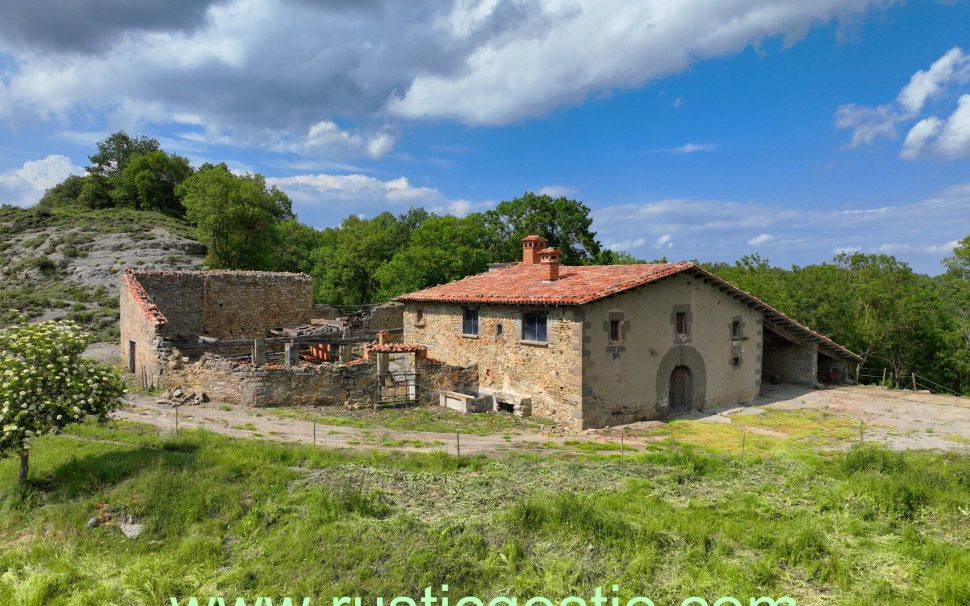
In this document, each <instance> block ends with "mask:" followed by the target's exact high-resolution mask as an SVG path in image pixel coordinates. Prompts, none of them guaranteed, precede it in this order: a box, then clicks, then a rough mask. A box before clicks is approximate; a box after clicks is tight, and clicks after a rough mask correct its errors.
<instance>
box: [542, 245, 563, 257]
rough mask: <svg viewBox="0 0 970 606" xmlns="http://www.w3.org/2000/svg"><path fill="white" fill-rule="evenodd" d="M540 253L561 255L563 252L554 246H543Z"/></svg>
mask: <svg viewBox="0 0 970 606" xmlns="http://www.w3.org/2000/svg"><path fill="white" fill-rule="evenodd" d="M539 254H540V255H561V254H562V252H561V251H560V250H559V249H558V248H553V247H551V246H550V247H549V248H543V249H542V250H540V251H539Z"/></svg>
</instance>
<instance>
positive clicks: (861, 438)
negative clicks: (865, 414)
mask: <svg viewBox="0 0 970 606" xmlns="http://www.w3.org/2000/svg"><path fill="white" fill-rule="evenodd" d="M865 428H866V422H865V421H863V420H860V421H859V444H862V443H863V442H864V441H865V439H866V436H865V430H866V429H865Z"/></svg>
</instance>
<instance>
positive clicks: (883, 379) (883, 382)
mask: <svg viewBox="0 0 970 606" xmlns="http://www.w3.org/2000/svg"><path fill="white" fill-rule="evenodd" d="M882 384H883V387H885V385H886V369H885V368H883V369H882Z"/></svg>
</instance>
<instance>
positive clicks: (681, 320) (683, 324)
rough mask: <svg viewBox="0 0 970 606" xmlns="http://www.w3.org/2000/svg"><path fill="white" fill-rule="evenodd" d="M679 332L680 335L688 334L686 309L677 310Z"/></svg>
mask: <svg viewBox="0 0 970 606" xmlns="http://www.w3.org/2000/svg"><path fill="white" fill-rule="evenodd" d="M677 334H678V335H686V334H687V312H684V311H678V312H677Z"/></svg>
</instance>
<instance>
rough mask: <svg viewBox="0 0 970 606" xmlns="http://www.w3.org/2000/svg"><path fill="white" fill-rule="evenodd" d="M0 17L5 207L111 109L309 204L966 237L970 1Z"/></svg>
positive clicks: (841, 239) (64, 167) (304, 211)
mask: <svg viewBox="0 0 970 606" xmlns="http://www.w3.org/2000/svg"><path fill="white" fill-rule="evenodd" d="M4 11H5V16H9V18H6V19H5V20H4V22H3V23H0V201H2V202H7V203H12V204H19V205H29V204H32V203H33V202H35V201H36V200H37V198H38V197H39V196H40V195H41V193H42V192H43V189H44V188H45V187H49V186H50V185H51V184H53V183H56V182H57V181H59V180H61V179H63V178H64V177H65V176H66V175H67V174H70V173H71V172H79V171H81V170H83V166H84V165H85V164H86V162H87V158H86V156H87V155H88V154H89V153H91V150H92V148H93V144H94V142H95V141H97V140H98V139H100V138H102V137H103V136H105V135H106V134H108V133H110V132H112V131H114V130H117V129H121V128H123V129H126V130H127V131H128V132H130V133H138V134H147V135H150V136H154V137H156V138H158V139H159V140H160V141H161V142H162V144H163V147H165V148H166V149H167V150H169V151H174V152H177V153H180V154H183V155H185V156H187V157H189V158H190V159H191V160H192V161H193V162H194V163H196V164H198V163H201V162H203V161H222V160H225V161H227V162H228V163H229V164H230V166H231V167H233V168H234V169H236V170H239V171H253V172H260V173H262V174H264V175H266V176H267V177H268V178H269V180H270V182H271V183H274V184H276V185H278V186H279V187H280V188H282V189H283V190H285V191H287V192H288V193H289V194H290V196H291V197H292V198H293V199H294V202H295V208H296V210H297V212H298V214H299V216H300V218H301V220H303V221H304V222H307V223H310V224H312V225H315V226H320V227H322V226H326V225H333V224H335V223H337V222H339V220H340V219H341V218H343V217H345V216H346V215H348V214H350V213H358V214H362V215H365V216H372V215H374V214H376V213H378V212H381V211H383V210H391V211H393V212H403V211H405V210H407V208H408V207H410V206H414V205H422V206H425V207H426V208H429V209H433V210H435V211H436V212H439V213H443V212H453V213H456V214H463V213H467V212H471V211H475V210H480V209H484V208H488V207H490V206H492V205H494V204H495V203H496V202H497V201H500V200H506V199H510V198H513V197H515V196H517V195H520V194H521V193H522V192H524V191H526V190H533V191H546V192H550V193H554V194H557V195H558V194H562V195H567V196H569V197H573V198H576V199H580V200H582V201H584V202H585V203H586V204H588V205H589V206H590V207H591V208H592V209H593V216H594V229H596V231H597V232H598V234H599V236H600V239H601V240H602V241H603V242H604V243H606V244H608V245H610V246H612V247H615V248H622V249H624V250H627V251H629V252H631V253H633V254H636V255H638V256H641V257H643V258H647V259H652V258H657V257H659V256H661V255H665V256H667V257H668V258H669V259H682V258H684V259H686V258H696V259H700V260H727V261H730V260H734V259H736V258H737V257H739V256H741V255H743V254H746V253H751V252H757V253H759V254H761V255H762V256H764V257H767V258H769V259H770V260H771V261H772V262H774V263H776V264H781V265H788V264H792V263H796V264H807V263H814V262H821V261H825V260H828V259H830V258H831V257H832V256H833V254H835V253H836V252H838V251H840V250H860V251H863V252H885V253H889V254H894V255H896V256H897V257H899V258H900V259H903V260H905V261H908V262H910V263H911V264H912V265H913V267H914V268H916V269H917V270H920V271H924V272H928V273H938V272H939V271H940V269H941V266H940V260H941V259H942V258H943V257H944V256H945V255H947V254H948V251H949V250H950V249H951V248H952V246H953V244H954V242H955V241H956V240H959V239H961V238H963V237H964V236H966V235H968V234H970V27H968V26H967V24H968V23H970V3H967V2H930V1H925V2H899V1H890V0H816V1H813V2H802V1H800V0H761V1H756V0H731V1H730V2H726V1H725V2H710V1H709V0H678V1H676V2H672V1H662V0H642V1H640V2H634V1H629V0H625V1H620V0H615V1H611V0H602V1H599V2H579V1H575V0H535V1H525V0H518V1H511V0H510V1H503V0H481V1H479V2H475V1H469V2H460V3H456V4H454V5H452V4H450V3H447V2H432V1H430V0H429V1H422V2H419V1H415V2H409V3H395V2H381V1H379V0H372V1H369V2H359V3H339V2H335V3H313V2H307V1H306V0H215V1H210V2H202V1H199V2H195V1H191V2H190V1H188V0H186V1H173V2H159V3H154V4H153V3H148V2H146V3H139V5H138V6H133V5H131V4H130V3H128V2H123V1H122V0H77V1H73V0H51V1H49V2H36V3H16V4H15V5H14V6H9V7H5V9H4Z"/></svg>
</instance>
